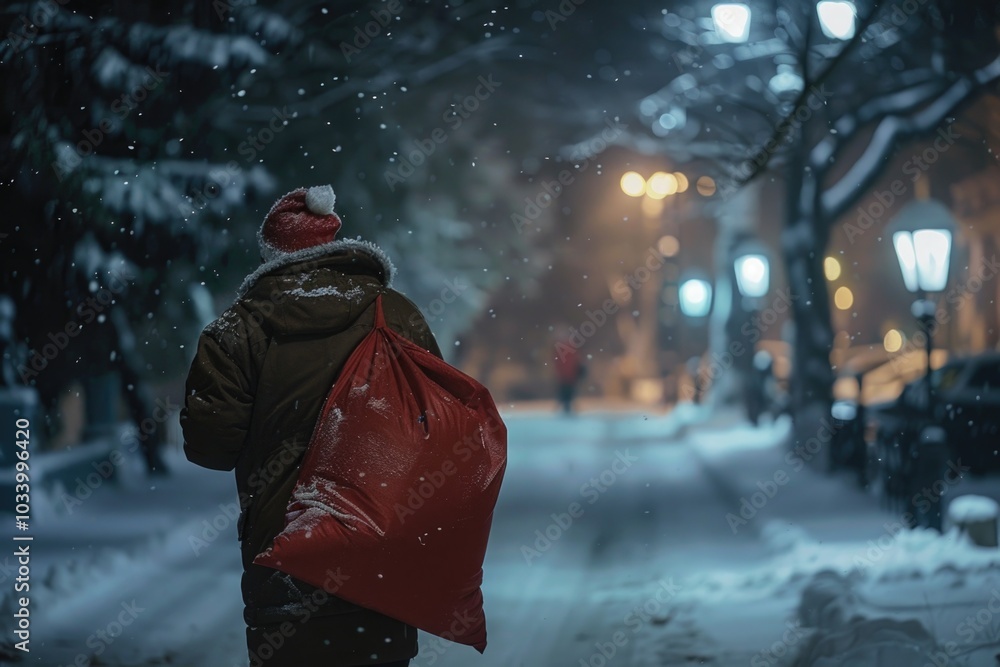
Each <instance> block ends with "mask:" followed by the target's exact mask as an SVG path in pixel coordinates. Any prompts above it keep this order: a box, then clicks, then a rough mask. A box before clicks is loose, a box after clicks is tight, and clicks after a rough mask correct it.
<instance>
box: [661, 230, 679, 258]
mask: <svg viewBox="0 0 1000 667" xmlns="http://www.w3.org/2000/svg"><path fill="white" fill-rule="evenodd" d="M656 249H657V250H659V251H660V254H661V255H663V256H664V257H673V256H674V255H676V254H677V253H678V252H680V249H681V242H680V240H679V239H678V238H677V237H676V236H674V235H673V234H667V235H666V236H661V237H660V240H659V241H657V242H656Z"/></svg>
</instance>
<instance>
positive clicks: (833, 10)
mask: <svg viewBox="0 0 1000 667" xmlns="http://www.w3.org/2000/svg"><path fill="white" fill-rule="evenodd" d="M816 15H817V16H818V17H819V27H820V28H821V29H822V30H823V34H824V35H826V36H827V37H828V38H829V39H840V40H847V39H850V38H852V37H854V24H855V21H856V19H857V9H856V8H855V6H854V3H853V2H846V1H844V0H821V2H817V3H816Z"/></svg>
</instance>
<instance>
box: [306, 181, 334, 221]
mask: <svg viewBox="0 0 1000 667" xmlns="http://www.w3.org/2000/svg"><path fill="white" fill-rule="evenodd" d="M336 203H337V195H335V194H334V193H333V187H332V186H329V185H317V186H316V187H312V188H308V189H307V190H306V208H308V209H309V210H310V211H312V212H313V213H315V214H316V215H330V214H332V213H333V207H334V205H335V204H336Z"/></svg>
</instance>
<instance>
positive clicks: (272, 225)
mask: <svg viewBox="0 0 1000 667" xmlns="http://www.w3.org/2000/svg"><path fill="white" fill-rule="evenodd" d="M340 227H341V221H340V217H339V216H338V215H337V214H336V213H331V214H329V215H319V214H317V213H313V212H312V211H310V210H309V208H308V207H307V206H306V189H305V188H299V189H298V190H293V191H291V192H289V193H288V194H287V195H285V196H284V197H282V198H281V199H279V200H278V201H277V202H275V204H274V206H273V207H271V210H270V211H269V212H268V214H267V217H266V218H265V219H264V226H263V227H262V228H261V232H260V235H261V238H262V239H264V241H265V242H266V243H267V244H268V245H270V246H271V247H272V248H276V249H278V250H281V251H283V252H295V251H296V250H304V249H306V248H312V247H314V246H318V245H323V244H324V243H331V242H332V241H333V240H334V239H336V237H337V232H338V231H340Z"/></svg>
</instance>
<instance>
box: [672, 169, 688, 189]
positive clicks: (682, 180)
mask: <svg viewBox="0 0 1000 667" xmlns="http://www.w3.org/2000/svg"><path fill="white" fill-rule="evenodd" d="M674 178H676V179H677V192H687V189H688V177H687V176H685V175H684V174H682V173H681V172H679V171H675V172H674Z"/></svg>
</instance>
